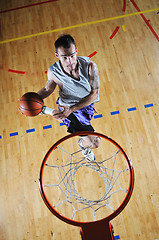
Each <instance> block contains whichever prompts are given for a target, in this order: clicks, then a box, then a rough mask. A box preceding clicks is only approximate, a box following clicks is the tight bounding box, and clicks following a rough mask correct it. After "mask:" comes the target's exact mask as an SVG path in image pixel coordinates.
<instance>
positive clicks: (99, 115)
mask: <svg viewBox="0 0 159 240" xmlns="http://www.w3.org/2000/svg"><path fill="white" fill-rule="evenodd" d="M153 106H154V105H153V103H150V104H145V105H144V107H145V108H150V107H153ZM136 110H137V109H136V107H132V108H127V111H128V112H131V111H136ZM119 113H120V112H119V111H113V112H110V114H111V115H116V114H119ZM101 117H103V115H102V114H98V115H95V116H94V119H98V118H101ZM64 125H65V124H64V123H60V126H64ZM49 128H52V125H46V126H43V129H44V130H45V129H49ZM31 132H35V128H32V129H28V130H26V133H31ZM17 135H18V132H13V133H10V137H12V136H17ZM0 139H2V135H0Z"/></svg>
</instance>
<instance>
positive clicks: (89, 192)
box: [44, 139, 129, 221]
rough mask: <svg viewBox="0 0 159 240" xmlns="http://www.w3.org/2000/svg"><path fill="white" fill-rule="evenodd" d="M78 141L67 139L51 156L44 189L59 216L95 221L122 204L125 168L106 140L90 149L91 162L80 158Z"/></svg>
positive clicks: (81, 156) (122, 159)
mask: <svg viewBox="0 0 159 240" xmlns="http://www.w3.org/2000/svg"><path fill="white" fill-rule="evenodd" d="M77 142H78V141H77V139H68V140H67V141H66V142H63V143H62V144H60V145H59V146H57V148H56V149H55V150H54V151H53V152H52V153H51V155H50V156H49V159H48V161H47V163H46V165H45V166H46V167H45V172H44V173H45V174H44V188H45V192H46V195H47V196H48V199H49V201H50V202H51V204H52V206H53V207H54V208H55V209H56V210H57V211H58V212H60V214H62V215H64V216H65V217H68V218H70V219H73V220H78V221H95V220H98V219H101V218H103V217H106V216H107V215H109V214H111V213H112V212H113V211H115V210H116V208H117V207H118V206H119V205H120V204H121V202H122V201H123V199H124V197H125V195H126V193H127V189H128V185H129V171H128V166H127V163H126V160H125V159H124V156H123V154H122V153H121V152H120V150H119V149H118V148H117V147H116V146H114V145H113V144H112V143H110V142H109V141H107V140H106V139H102V141H101V145H100V147H99V148H98V149H94V150H93V151H94V153H95V157H96V158H95V160H94V161H89V160H88V159H86V158H85V157H83V155H82V153H81V150H80V149H79V146H78V144H77ZM110 153H111V155H110Z"/></svg>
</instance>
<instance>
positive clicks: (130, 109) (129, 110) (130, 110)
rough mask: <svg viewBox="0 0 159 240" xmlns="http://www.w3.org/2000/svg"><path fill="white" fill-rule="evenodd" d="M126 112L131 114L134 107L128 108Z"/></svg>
mask: <svg viewBox="0 0 159 240" xmlns="http://www.w3.org/2000/svg"><path fill="white" fill-rule="evenodd" d="M127 110H128V112H132V111H135V110H136V107H132V108H128V109H127Z"/></svg>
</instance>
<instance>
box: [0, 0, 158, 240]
mask: <svg viewBox="0 0 159 240" xmlns="http://www.w3.org/2000/svg"><path fill="white" fill-rule="evenodd" d="M36 3H37V4H36ZM40 3H42V4H40ZM5 10H6V11H5ZM140 11H142V13H141V12H140ZM0 20H1V33H0V81H1V84H0V109H1V111H0V117H1V124H0V152H1V157H0V169H1V174H0V183H1V187H0V191H1V194H0V195H1V196H0V240H35V239H39V240H48V239H50V240H51V239H53V240H55V239H56V240H66V239H67V240H69V239H70V240H75V239H76V240H79V239H80V235H79V229H78V228H77V227H73V226H71V225H68V224H65V223H63V222H62V221H60V220H59V219H57V218H56V217H55V216H53V215H52V214H51V213H50V212H49V210H48V209H47V208H46V206H45V205H44V203H43V201H42V199H41V196H40V194H39V189H38V177H39V169H40V165H41V162H42V159H43V157H44V155H45V153H46V152H47V150H48V149H49V148H50V147H51V145H52V144H53V143H55V142H56V141H57V140H58V139H60V138H61V137H63V136H64V135H66V134H67V132H66V128H65V127H64V126H60V124H59V122H56V121H55V120H53V119H52V118H51V117H44V116H37V117H35V118H29V117H24V116H22V115H21V114H20V113H19V111H18V99H19V98H20V97H21V96H22V95H23V94H24V93H25V92H27V91H38V90H39V89H40V88H41V87H43V86H44V85H45V83H46V80H47V78H46V73H45V72H46V71H47V69H48V67H49V66H50V65H51V64H52V63H53V62H54V61H56V59H55V57H54V47H53V43H54V41H55V39H56V38H57V37H58V36H59V35H60V34H62V33H69V34H71V35H72V36H73V37H74V38H75V39H76V42H77V46H78V54H79V55H81V56H89V55H91V54H92V57H91V59H92V60H93V61H94V62H96V63H97V65H98V67H99V74H100V80H101V90H100V102H99V103H98V104H96V110H97V112H98V113H97V114H96V115H98V117H97V118H96V119H93V121H92V124H93V126H94V127H95V129H96V131H97V132H101V133H104V134H106V135H108V136H110V137H111V138H113V139H115V140H116V141H117V142H118V143H119V144H120V145H121V146H122V147H123V148H124V150H125V151H126V152H127V154H128V156H129V157H130V159H131V160H132V163H133V166H134V169H135V188H134V192H133V195H132V197H131V200H130V202H129V204H128V206H127V207H126V208H125V210H124V211H123V212H122V213H121V214H120V215H119V216H118V217H117V218H116V219H114V220H113V225H114V228H115V235H116V236H117V237H116V239H119V238H120V239H122V240H143V239H144V240H156V239H159V190H158V189H159V188H158V183H159V148H158V144H159V1H158V0H153V1H152V0H134V1H133V0H125V1H124V0H118V1H117V0H111V1H108V0H57V1H53V0H52V1H50V2H48V1H45V3H44V2H43V1H42V0H25V1H24V0H14V1H13V0H1V2H0ZM100 20H102V21H100ZM57 96H58V91H57V90H56V91H55V94H53V95H51V96H50V97H49V98H47V99H46V100H45V105H47V106H49V107H52V108H55V107H56V106H55V101H56V98H57ZM44 126H50V128H49V127H48V128H47V127H46V129H44V128H43V127H44Z"/></svg>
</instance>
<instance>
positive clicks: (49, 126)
mask: <svg viewBox="0 0 159 240" xmlns="http://www.w3.org/2000/svg"><path fill="white" fill-rule="evenodd" d="M48 128H52V125H47V126H43V129H44V130H45V129H48Z"/></svg>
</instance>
